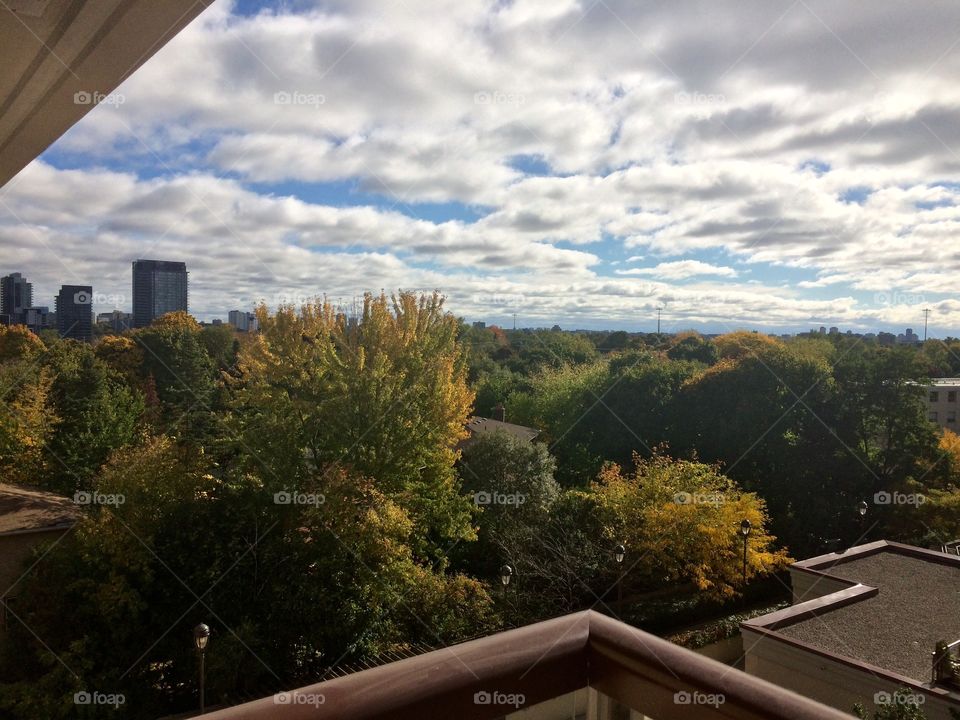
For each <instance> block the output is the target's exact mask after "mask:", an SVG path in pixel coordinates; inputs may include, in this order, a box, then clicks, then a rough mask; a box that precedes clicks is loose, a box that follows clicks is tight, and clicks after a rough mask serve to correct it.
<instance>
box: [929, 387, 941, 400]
mask: <svg viewBox="0 0 960 720" xmlns="http://www.w3.org/2000/svg"><path fill="white" fill-rule="evenodd" d="M938 400H940V393H938V392H937V391H936V390H931V391H930V402H937V401H938Z"/></svg>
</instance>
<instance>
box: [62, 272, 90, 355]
mask: <svg viewBox="0 0 960 720" xmlns="http://www.w3.org/2000/svg"><path fill="white" fill-rule="evenodd" d="M92 300H93V288H92V287H90V286H89V285H64V286H62V287H61V288H60V292H59V293H58V294H57V298H56V311H57V331H58V332H59V333H60V337H64V338H72V339H74V340H83V341H84V342H90V340H92V339H93V306H92V304H91V303H92Z"/></svg>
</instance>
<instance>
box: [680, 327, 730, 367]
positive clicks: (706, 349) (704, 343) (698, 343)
mask: <svg viewBox="0 0 960 720" xmlns="http://www.w3.org/2000/svg"><path fill="white" fill-rule="evenodd" d="M667 357H668V358H670V359H671V360H693V361H695V362H700V363H703V364H704V365H713V364H714V363H715V362H716V361H717V360H718V359H719V353H718V352H717V346H716V345H715V344H714V343H713V342H711V341H710V340H708V339H706V338H704V337H703V336H701V335H700V334H698V333H694V332H690V333H678V334H677V335H675V336H674V339H673V343H672V344H671V346H670V349H669V350H667Z"/></svg>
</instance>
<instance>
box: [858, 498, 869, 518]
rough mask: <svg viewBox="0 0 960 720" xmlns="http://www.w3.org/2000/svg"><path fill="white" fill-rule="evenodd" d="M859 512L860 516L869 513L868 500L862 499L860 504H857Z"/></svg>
mask: <svg viewBox="0 0 960 720" xmlns="http://www.w3.org/2000/svg"><path fill="white" fill-rule="evenodd" d="M857 512H858V513H860V517H863V516H864V515H866V514H867V501H866V500H861V501H860V504H859V505H857Z"/></svg>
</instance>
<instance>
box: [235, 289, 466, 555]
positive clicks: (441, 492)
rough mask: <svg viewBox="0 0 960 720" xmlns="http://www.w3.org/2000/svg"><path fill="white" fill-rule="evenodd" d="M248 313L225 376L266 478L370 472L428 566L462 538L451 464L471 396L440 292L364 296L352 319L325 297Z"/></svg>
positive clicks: (245, 443)
mask: <svg viewBox="0 0 960 720" xmlns="http://www.w3.org/2000/svg"><path fill="white" fill-rule="evenodd" d="M257 314H258V318H259V320H260V332H259V333H258V334H257V335H256V336H255V337H254V338H252V339H251V341H250V342H249V343H248V344H246V345H245V346H244V347H242V348H241V351H240V358H239V363H238V370H239V376H238V379H237V380H236V381H233V382H232V392H233V393H234V402H233V419H234V421H235V427H236V429H237V432H238V439H239V441H240V446H239V450H240V451H241V452H242V453H243V454H244V456H245V457H247V458H248V459H249V461H250V463H251V466H252V467H256V466H266V467H267V468H269V470H270V473H269V477H268V478H267V480H268V482H271V483H293V484H296V483H297V482H298V481H299V480H300V479H302V478H304V477H305V476H307V475H308V474H309V473H310V472H312V470H313V468H315V467H326V466H344V467H350V468H352V469H353V470H355V471H356V472H358V473H361V474H363V475H365V476H367V477H371V478H373V479H374V480H375V481H376V483H377V487H378V488H379V489H380V490H381V491H382V492H384V493H386V494H387V496H388V497H390V498H391V499H392V500H394V501H396V502H397V503H398V504H399V505H400V506H401V507H402V508H403V509H404V511H406V512H409V513H410V515H411V517H412V518H413V519H414V527H415V534H416V538H417V541H416V542H415V547H416V550H417V552H419V553H427V554H429V555H430V556H431V557H434V558H435V559H436V560H438V561H442V558H443V555H444V550H445V548H446V547H447V546H448V545H449V544H450V543H451V542H455V541H456V540H457V539H458V538H463V539H465V538H469V537H471V536H472V530H471V527H470V522H469V518H470V514H469V506H468V505H467V503H466V501H465V499H464V498H463V497H462V496H461V495H460V493H459V489H458V487H457V484H456V477H455V474H454V471H453V464H454V460H455V457H456V451H455V446H456V444H457V443H458V442H459V441H460V440H461V439H462V438H463V437H464V436H465V435H466V430H465V425H466V420H467V417H468V413H469V411H470V405H471V403H472V400H473V397H472V394H471V392H470V390H469V388H468V387H467V384H466V363H465V359H464V357H463V353H462V350H461V348H460V346H459V345H458V343H457V330H458V325H457V321H456V319H455V318H454V317H453V316H451V315H449V314H447V313H445V312H444V311H443V302H442V299H441V298H440V297H439V296H438V295H436V294H435V295H433V296H425V297H420V298H418V297H416V296H415V295H413V294H411V293H402V294H400V295H399V296H396V297H394V298H392V299H390V300H388V299H387V298H386V297H385V296H383V295H381V296H379V297H374V296H370V295H368V296H366V297H365V299H364V308H363V314H362V316H361V317H360V319H359V322H358V323H356V324H355V325H354V324H348V323H347V322H346V321H345V319H344V318H343V317H342V316H338V314H337V313H336V311H335V309H334V307H333V306H332V305H330V304H329V303H326V302H324V303H323V304H321V305H310V304H308V305H305V306H303V307H302V308H300V310H299V312H298V311H297V310H294V309H293V308H291V307H282V308H280V309H278V310H277V312H276V314H275V315H273V316H270V315H268V314H267V312H266V309H265V308H263V307H261V308H259V309H258V311H257Z"/></svg>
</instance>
